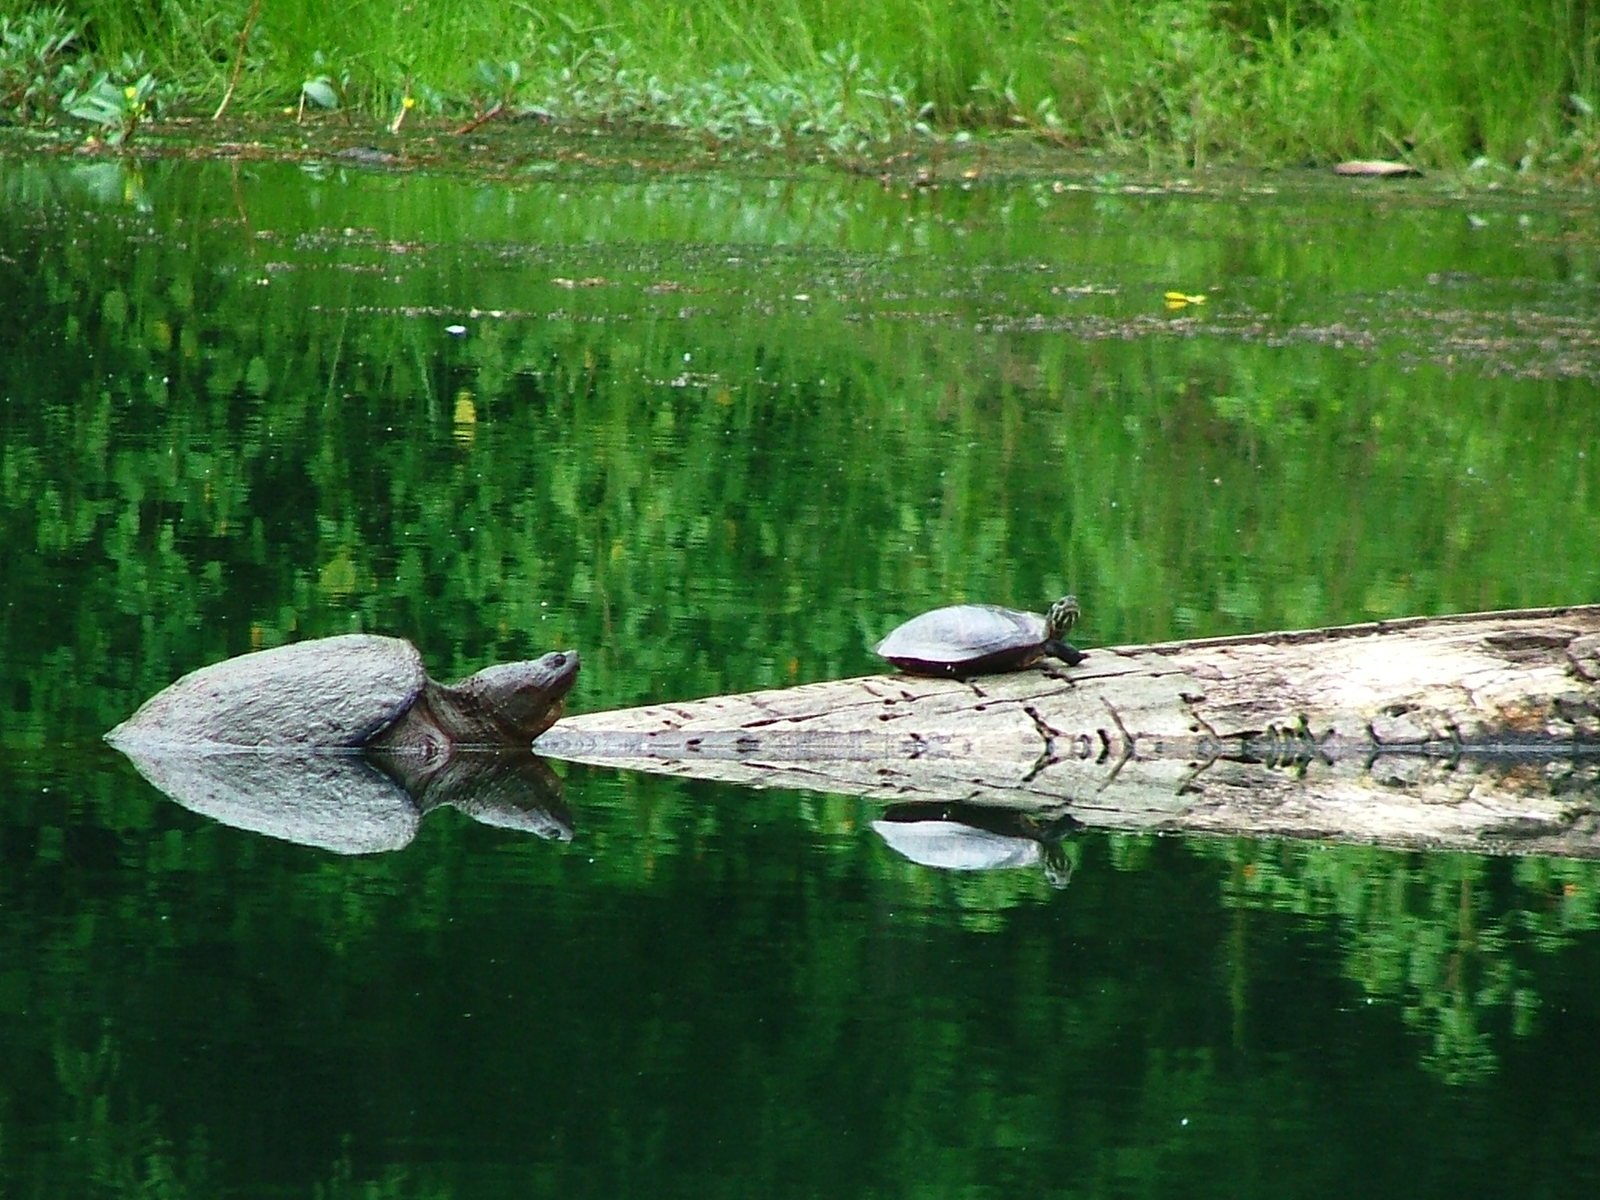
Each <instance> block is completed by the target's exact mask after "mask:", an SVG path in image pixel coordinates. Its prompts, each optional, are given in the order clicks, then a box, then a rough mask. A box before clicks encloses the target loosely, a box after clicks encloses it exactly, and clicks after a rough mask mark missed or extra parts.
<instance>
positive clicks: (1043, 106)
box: [0, 0, 1600, 171]
mask: <svg viewBox="0 0 1600 1200" xmlns="http://www.w3.org/2000/svg"><path fill="white" fill-rule="evenodd" d="M80 7H81V9H82V10H83V24H82V28H84V29H89V30H92V31H93V34H94V37H93V39H92V40H90V39H74V38H71V37H67V39H66V41H65V42H62V41H61V40H60V38H59V37H58V36H56V35H61V34H70V33H72V32H73V31H72V30H70V29H68V28H67V26H66V22H65V18H64V16H62V15H61V14H60V12H59V10H56V11H54V12H50V11H46V12H45V13H44V14H43V15H42V16H41V15H40V14H37V13H34V12H33V11H32V9H31V7H29V6H26V5H23V4H22V3H21V0H0V13H4V12H6V10H7V9H8V8H16V9H18V10H19V15H18V16H17V18H16V20H15V21H14V22H13V23H12V26H11V27H10V28H11V29H12V31H13V33H15V34H16V36H9V37H7V38H5V39H4V42H3V45H0V83H3V86H4V90H5V91H6V92H8V93H12V94H16V95H21V96H25V98H26V103H25V104H23V105H22V108H23V111H24V112H25V113H29V114H32V115H34V116H35V117H37V116H39V115H41V114H44V115H47V114H48V110H49V105H48V103H42V101H45V100H46V99H47V97H48V95H49V93H50V92H51V91H52V85H51V83H50V80H51V79H52V78H53V77H54V75H55V74H56V73H59V72H61V71H64V70H72V71H76V72H78V73H80V74H82V73H83V72H84V71H85V70H86V69H87V70H98V69H104V68H105V67H106V66H107V64H109V63H111V62H114V61H116V59H117V58H118V57H120V56H121V55H124V54H136V55H143V56H144V57H145V59H146V60H147V61H148V62H149V63H150V64H151V66H152V69H153V70H154V71H155V73H156V77H157V78H158V79H159V80H160V81H161V82H162V84H163V87H169V86H170V88H171V90H172V92H173V94H178V95H182V96H185V97H187V98H188V99H189V100H191V101H193V102H195V103H196V104H197V105H198V104H200V103H204V104H206V105H207V106H210V105H213V104H215V102H216V101H217V99H218V98H220V97H221V96H223V95H224V94H225V93H226V92H228V91H229V90H230V88H231V87H232V86H233V83H234V82H235V81H237V83H238V88H239V91H238V98H239V101H240V102H241V104H244V105H248V104H251V103H254V104H255V105H256V106H257V108H258V109H268V110H272V111H276V110H279V109H281V108H282V107H283V106H285V105H288V106H291V107H292V106H294V105H296V104H297V103H299V98H300V97H301V95H302V88H303V85H304V84H305V83H306V81H307V80H308V78H309V79H311V80H313V81H318V80H327V81H332V80H335V79H340V80H348V84H347V86H346V87H344V88H343V89H342V90H343V93H344V97H345V99H346V100H347V101H348V102H350V103H354V104H355V105H356V106H357V107H358V108H360V109H361V110H363V111H365V112H367V113H368V114H371V115H373V116H377V115H379V114H382V115H383V117H384V118H385V119H388V118H390V117H392V116H393V115H394V114H395V112H396V111H397V108H398V107H399V105H400V104H401V103H402V100H403V98H404V97H406V96H414V97H415V98H416V100H417V101H418V103H419V107H420V108H421V109H422V115H428V114H430V113H432V114H434V115H440V114H442V115H447V116H450V117H452V118H455V117H458V116H462V115H468V114H471V113H473V112H475V111H476V112H479V113H481V112H484V111H487V105H491V104H500V105H502V106H503V111H506V112H510V111H515V110H516V108H519V107H520V108H532V109H537V110H539V111H541V112H543V113H545V114H548V115H555V116H558V117H572V118H575V119H578V120H582V121H619V120H621V121H638V122H643V123H647V124H654V125H663V126H671V127H676V128H681V129H686V130H690V131H693V132H695V133H697V134H703V135H707V136H712V137H716V138H727V137H736V138H740V139H753V140H755V141H758V142H767V143H771V144H774V145H779V146H788V145H791V144H793V143H796V142H799V141H806V142H815V143H817V144H826V145H831V146H832V147H833V148H834V149H835V150H836V151H837V150H842V149H847V148H848V149H853V148H855V147H858V146H860V145H862V144H864V143H872V142H876V141H879V140H882V139H884V138H895V137H903V136H906V135H910V134H913V133H915V132H917V131H918V130H924V131H927V132H932V131H933V130H943V131H947V132H948V131H952V130H957V129H964V130H1015V129H1024V130H1031V131H1034V132H1036V133H1039V134H1042V135H1044V136H1046V137H1048V138H1050V139H1051V140H1053V141H1057V142H1060V143H1063V144H1067V145H1077V146H1101V147H1111V148H1114V149H1119V150H1122V151H1134V152H1140V153H1144V154H1148V155H1149V156H1150V157H1151V158H1152V159H1154V160H1156V161H1160V162H1165V163H1172V162H1175V161H1181V162H1184V163H1188V164H1192V165H1199V164H1203V163H1207V162H1211V161H1215V160H1219V159H1244V160H1251V161H1289V162H1298V161H1305V160H1307V159H1314V160H1327V159H1329V158H1333V157H1349V156H1372V155H1386V156H1391V157H1393V156H1403V157H1408V158H1413V159H1417V160H1420V161H1422V162H1425V163H1456V164H1465V163H1466V162H1469V161H1472V160H1473V159H1475V158H1478V157H1480V156H1482V157H1483V158H1484V159H1485V161H1486V162H1488V163H1498V164H1499V165H1501V166H1502V167H1524V166H1528V167H1539V166H1550V165H1558V164H1575V165H1577V166H1579V167H1580V168H1583V169H1586V170H1590V171H1592V170H1593V169H1594V168H1595V165H1596V163H1597V160H1600V132H1597V130H1600V125H1597V122H1596V119H1595V115H1594V110H1595V106H1596V104H1600V14H1597V13H1595V12H1593V11H1591V10H1590V8H1588V7H1583V6H1575V5H1573V4H1572V3H1570V0H1543V2H1541V3H1534V4H1515V5H1509V4H1505V3H1502V2H1501V0H1467V2H1465V3H1455V2H1452V0H1406V2H1403V3H1394V4H1381V3H1376V2H1374V0H1344V2H1341V3H1327V2H1317V3H1313V2H1309V0H1272V2H1270V3H1269V2H1267V0H1234V2H1232V3H1228V4H1219V3H1215V2H1213V0H1158V2H1157V3H1153V4H1152V3H1140V2H1138V0H1085V2H1084V3H1081V4H1073V5H1064V4H1060V3H1055V2H1053V0H1009V2H1008V3H999V2H998V0H885V2H883V3H879V4H874V5H848V4H839V3H837V2H836V0H774V2H772V3H766V4H752V3H749V2H748V0H708V2H706V3H699V4H693V5H690V4H667V5H666V6H663V5H661V4H658V3H655V2H654V0H648V2H647V0H567V2H566V3H564V4H561V5H559V6H557V7H556V9H555V10H552V8H551V7H550V6H543V5H541V6H538V7H537V8H534V7H531V6H527V5H494V4H467V3H464V2H463V0H421V2H419V3H415V4H405V5H392V4H357V5H341V6H333V7H330V6H327V5H318V4H312V3H309V2H308V0H282V2H281V3H275V4H273V5H271V6H270V8H269V9H267V10H266V11H265V12H263V14H262V16H261V17H260V20H259V21H258V22H256V23H255V25H254V26H250V25H248V24H244V25H242V23H243V22H245V21H246V14H245V11H244V9H245V7H246V6H245V5H244V4H243V3H242V2H241V0H190V2H188V3H173V4H168V5H164V6H162V17H161V19H160V20H159V21H157V20H153V19H151V18H148V17H146V16H143V15H142V14H143V11H144V10H142V9H141V8H140V7H139V6H129V5H125V4H118V3H113V2H112V0H88V2H87V3H85V4H83V5H81V6H80ZM241 27H243V28H244V29H245V30H246V32H245V33H244V34H243V35H241V34H240V32H239V31H240V29H241ZM319 55H320V56H321V59H322V63H323V64H326V65H318V61H317V60H318V56H319ZM90 59H92V60H93V61H80V60H90ZM485 72H487V73H488V74H489V75H490V76H492V78H490V79H489V80H488V81H487V82H486V80H485ZM64 90H66V89H65V88H64V87H61V86H59V85H56V86H55V87H54V91H55V92H56V93H58V94H59V92H61V91H64ZM333 95H334V90H333V88H332V85H331V82H330V83H328V84H327V86H326V87H324V86H320V85H319V86H318V87H316V88H314V89H313V94H312V95H311V96H310V99H311V101H312V102H313V103H319V104H320V103H323V102H324V101H326V100H329V99H332V98H333Z"/></svg>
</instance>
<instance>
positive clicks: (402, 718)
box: [106, 634, 578, 758]
mask: <svg viewBox="0 0 1600 1200" xmlns="http://www.w3.org/2000/svg"><path fill="white" fill-rule="evenodd" d="M577 675H578V654H577V652H576V651H574V650H565V651H558V652H556V653H553V654H546V655H545V656H544V657H543V658H536V659H532V660H530V661H528V662H516V663H507V664H505V665H504V666H498V667H489V668H488V669H487V670H483V671H479V672H478V673H477V674H476V675H471V676H468V677H467V678H466V679H463V680H461V681H460V682H459V683H455V684H449V685H446V684H441V683H435V682H434V681H433V680H432V679H429V678H428V673H427V671H426V670H424V669H423V666H422V656H421V655H420V654H418V653H417V648H416V647H415V646H413V645H412V644H411V643H410V642H407V641H404V640H402V639H400V638H392V637H377V636H374V635H371V634H348V635H346V636H344V637H330V638H319V639H316V640H314V641H307V642H296V643H295V644H294V645H290V646H280V647H278V648H277V649H274V650H261V651H257V652H256V653H254V654H243V655H240V656H239V657H238V658H230V659H228V660H226V661H224V662H219V663H215V664H213V665H211V666H209V667H202V668H201V669H199V670H198V671H192V672H190V673H189V674H188V675H185V676H184V677H183V678H182V679H180V680H178V681H177V682H176V683H174V684H172V685H171V686H170V687H168V688H166V689H165V690H163V691H161V692H158V693H157V694H156V695H155V696H153V697H151V698H150V699H149V700H148V701H146V702H145V704H144V706H143V707H141V708H140V709H139V711H138V712H136V713H134V714H133V716H131V717H129V718H128V719H127V720H126V721H124V722H123V723H122V724H120V725H118V726H117V727H116V728H115V729H113V730H112V731H111V732H110V733H108V734H107V735H106V738H107V740H108V741H110V742H111V743H112V744H113V745H116V746H123V747H128V746H143V747H150V746H169V747H193V748H195V749H197V750H198V749H203V748H205V747H213V748H227V747H241V748H243V747H259V748H267V747H274V746H276V747H295V748H302V749H309V748H321V747H326V748H330V749H331V748H338V747H352V748H353V747H358V746H365V747H370V748H373V749H377V750H389V751H398V752H402V753H408V754H409V753H419V754H422V755H423V756H425V757H428V758H432V757H436V756H438V755H440V754H441V753H446V752H448V750H449V749H450V748H451V747H452V746H468V745H472V746H510V745H515V746H520V747H524V748H525V747H527V746H528V744H529V743H530V742H532V740H533V739H534V738H535V737H537V736H538V735H539V734H541V733H543V732H544V731H545V730H546V729H548V728H549V727H550V726H551V725H552V724H554V723H555V720H556V718H557V717H559V716H560V715H561V704H562V699H563V698H564V697H565V696H566V694H567V692H568V690H569V689H570V688H571V687H572V683H573V681H574V680H575V679H576V678H577Z"/></svg>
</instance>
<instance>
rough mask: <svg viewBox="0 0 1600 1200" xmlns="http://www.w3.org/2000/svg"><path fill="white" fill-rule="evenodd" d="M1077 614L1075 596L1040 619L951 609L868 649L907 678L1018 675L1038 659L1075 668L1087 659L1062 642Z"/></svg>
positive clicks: (986, 609) (986, 608) (986, 607)
mask: <svg viewBox="0 0 1600 1200" xmlns="http://www.w3.org/2000/svg"><path fill="white" fill-rule="evenodd" d="M1078 615H1079V609H1078V598H1077V597H1076V596H1063V597H1062V598H1061V599H1060V600H1057V601H1056V602H1055V603H1054V604H1052V605H1051V606H1050V611H1049V612H1048V613H1046V614H1044V615H1043V616H1041V615H1039V614H1038V613H1031V612H1021V611H1019V610H1018V609H1014V608H1001V607H999V606H998V605H994V604H956V605H952V606H951V607H949V608H936V609H934V610H933V611H932V612H926V613H923V614H922V615H921V616H920V617H913V618H912V619H911V620H909V621H907V622H906V623H905V624H904V625H901V626H899V627H898V628H897V629H895V630H894V631H893V632H892V633H890V634H889V636H888V637H886V638H884V639H883V641H881V642H879V643H878V644H877V645H876V646H874V647H873V650H874V651H875V652H876V653H878V654H879V655H881V656H882V657H884V658H886V659H888V660H889V661H890V662H892V663H893V664H894V665H895V666H897V667H899V668H900V669H901V670H902V671H906V672H908V673H909V674H912V675H956V676H967V675H986V674H993V673H996V672H1000V671H1020V670H1022V669H1023V668H1024V667H1030V666H1032V665H1033V664H1034V663H1036V662H1038V661H1039V660H1040V659H1041V658H1059V659H1060V660H1061V661H1062V662H1064V663H1066V664H1067V666H1069V667H1075V666H1077V665H1078V664H1079V663H1081V662H1082V661H1083V660H1084V658H1086V657H1087V656H1086V655H1085V654H1084V653H1083V651H1081V650H1079V649H1078V648H1077V647H1076V646H1074V645H1072V644H1071V643H1070V642H1067V641H1064V640H1063V639H1064V638H1065V637H1066V635H1067V631H1068V630H1070V629H1071V628H1072V627H1073V625H1075V624H1077V621H1078Z"/></svg>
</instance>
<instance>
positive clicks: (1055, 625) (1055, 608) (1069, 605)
mask: <svg viewBox="0 0 1600 1200" xmlns="http://www.w3.org/2000/svg"><path fill="white" fill-rule="evenodd" d="M1078 616H1079V610H1078V598H1077V597H1076V596H1063V597H1061V599H1059V600H1057V601H1056V602H1055V603H1054V604H1052V605H1051V606H1050V611H1049V612H1048V613H1046V614H1045V618H1044V620H1045V636H1046V637H1047V638H1049V639H1050V640H1052V641H1054V640H1056V639H1058V638H1064V637H1066V636H1067V631H1068V630H1069V629H1071V628H1072V627H1073V626H1074V625H1076V624H1077V623H1078Z"/></svg>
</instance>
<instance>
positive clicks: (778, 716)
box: [534, 605, 1600, 857]
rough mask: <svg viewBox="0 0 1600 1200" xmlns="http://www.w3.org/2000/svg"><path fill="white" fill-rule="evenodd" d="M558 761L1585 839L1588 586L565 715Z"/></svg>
mask: <svg viewBox="0 0 1600 1200" xmlns="http://www.w3.org/2000/svg"><path fill="white" fill-rule="evenodd" d="M534 749H535V750H536V752H537V753H539V754H541V755H545V756H547V757H551V758H559V759H565V760H568V761H572V762H580V763H589V764H595V765H602V766H607V767H616V768H626V769H631V770H639V771H649V772H655V773H662V774H672V775H683V776H692V777H695V778H700V779H715V780H723V781H727V782H732V783H740V784H746V785H750V786H754V787H764V788H765V787H781V788H800V789H807V790H813V791H827V792H836V793H843V794H847V795H856V796H863V797H868V798H871V799H875V800H882V801H889V802H895V803H904V802H922V801H928V802H959V803H964V804H981V805H994V806H1001V807H1005V808H1010V809H1016V810H1020V811H1025V812H1030V813H1036V814H1039V815H1041V816H1043V817H1051V816H1057V815H1061V814H1070V816H1072V817H1073V818H1075V819H1077V820H1078V821H1081V822H1083V823H1084V824H1087V825H1091V826H1100V827H1104V828H1110V829H1121V830H1145V831H1199V832H1209V833H1219V834H1221V833H1226V834H1247V835H1252V836H1284V837H1296V838H1327V839H1336V840H1343V841H1360V842H1372V843H1379V844H1384V845H1391V846H1400V847H1416V848H1446V847H1448V848H1461V849H1471V850H1475V851H1480V852H1494V853H1543V854H1564V855H1578V856H1585V857H1600V605H1584V606H1576V607H1567V608H1545V609H1525V610H1519V611H1513V612H1495V613H1478V614H1470V615H1463V616H1445V617H1417V618H1408V619H1405V620H1396V621H1379V622H1372V623H1368V624H1362V625H1349V626H1341V627H1337V628H1331V629H1315V630H1305V631H1296V632H1278V633H1264V634H1255V635H1250V636H1244V637H1226V638H1211V639H1204V640H1194V641H1183V642H1167V643H1161V644H1155V645H1142V646H1117V647H1108V648H1100V649H1095V650H1093V651H1092V653H1091V654H1090V656H1089V658H1088V659H1087V660H1086V661H1085V662H1084V663H1083V664H1082V665H1080V666H1078V667H1076V668H1073V669H1070V670H1064V669H1059V668H1053V667H1043V668H1035V669H1031V670H1026V671H1019V672H1015V673H1011V674H1006V675H995V676H984V677H980V678H974V679H969V680H958V679H923V678H916V677H912V676H906V675H873V676H867V677H864V678H859V679H846V680H837V681H832V682H826V683H814V684H807V685H804V686H801V687H794V688H784V689H779V690H774V691H765V692H752V693H748V694H744V695H734V696H713V697H709V698H707V699H703V700H696V701H690V702H685V703H679V704H655V705H648V706H645V707H640V708H630V709H619V710H613V711H609V712H596V713H588V714H584V715H581V716H575V717H569V718H567V719H565V720H562V721H560V722H558V723H557V724H556V725H554V726H553V727H552V728H551V729H549V730H548V731H546V732H545V733H544V734H543V735H542V736H541V737H540V738H539V739H538V740H537V741H536V742H535V743H534Z"/></svg>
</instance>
